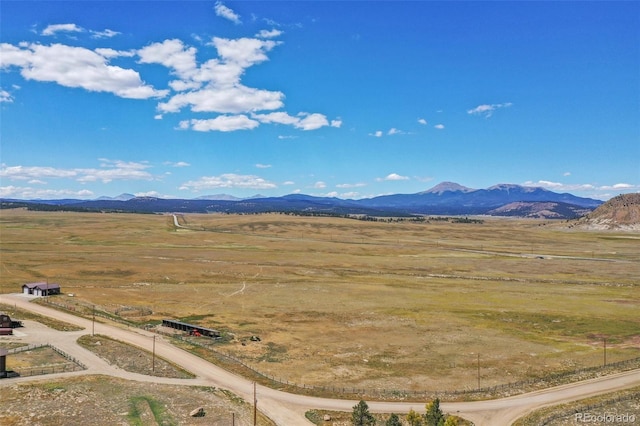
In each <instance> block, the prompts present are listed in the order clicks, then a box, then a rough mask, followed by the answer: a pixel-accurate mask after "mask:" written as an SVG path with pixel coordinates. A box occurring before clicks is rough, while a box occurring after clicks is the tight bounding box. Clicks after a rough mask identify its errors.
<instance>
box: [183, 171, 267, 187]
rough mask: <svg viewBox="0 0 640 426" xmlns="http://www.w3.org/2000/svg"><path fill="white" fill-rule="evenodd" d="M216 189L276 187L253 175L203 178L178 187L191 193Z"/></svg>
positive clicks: (226, 175) (223, 175)
mask: <svg viewBox="0 0 640 426" xmlns="http://www.w3.org/2000/svg"><path fill="white" fill-rule="evenodd" d="M218 188H245V189H274V188H277V185H276V184H275V183H273V182H269V181H267V180H265V179H263V178H261V177H258V176H254V175H237V174H234V173H225V174H222V175H220V176H203V177H201V178H200V179H198V180H194V181H189V182H185V183H184V184H182V185H181V186H180V189H181V190H188V191H193V192H199V191H203V190H209V189H218Z"/></svg>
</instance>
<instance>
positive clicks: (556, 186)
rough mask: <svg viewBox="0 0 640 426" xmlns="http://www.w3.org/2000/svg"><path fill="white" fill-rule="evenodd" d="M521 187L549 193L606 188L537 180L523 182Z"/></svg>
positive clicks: (587, 184) (586, 184)
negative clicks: (546, 190)
mask: <svg viewBox="0 0 640 426" xmlns="http://www.w3.org/2000/svg"><path fill="white" fill-rule="evenodd" d="M522 185H523V186H530V187H536V188H538V187H539V188H545V189H549V190H551V191H592V190H599V189H605V188H606V187H600V188H598V187H597V186H595V185H592V184H589V183H583V184H566V183H561V182H552V181H549V180H539V181H537V182H533V181H527V182H524V183H523V184H522Z"/></svg>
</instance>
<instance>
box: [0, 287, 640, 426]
mask: <svg viewBox="0 0 640 426" xmlns="http://www.w3.org/2000/svg"><path fill="white" fill-rule="evenodd" d="M0 302H2V303H5V304H9V305H15V306H17V307H20V308H22V309H26V310H29V311H32V312H36V313H38V314H40V315H44V316H48V317H52V318H55V319H58V320H60V321H65V322H68V323H71V324H75V325H78V326H80V327H84V330H82V331H79V332H58V331H55V330H51V329H46V330H45V332H44V333H42V334H41V340H42V341H41V342H40V343H51V344H52V345H54V346H56V347H59V348H60V349H62V350H63V351H64V352H66V353H68V354H70V355H71V356H73V357H75V358H77V359H79V360H80V361H81V362H83V363H84V364H85V365H87V367H88V369H87V370H85V371H83V372H75V373H61V375H63V376H64V375H66V376H70V375H79V374H105V375H112V376H117V377H121V378H125V379H129V380H136V381H142V382H154V383H166V384H181V385H203V386H216V387H220V388H224V389H229V390H230V391H232V392H234V393H235V394H237V395H238V396H240V397H242V398H244V399H245V400H246V401H253V382H251V381H249V380H246V379H244V378H242V377H239V376H236V375H234V374H232V373H230V372H228V371H226V370H224V369H222V368H220V367H218V366H215V365H213V364H211V363H209V362H207V361H205V360H203V359H202V358H199V357H197V356H195V355H193V354H191V353H189V352H186V351H184V350H182V349H179V348H177V347H175V346H173V345H171V344H170V343H169V342H167V341H166V340H164V339H163V338H162V337H161V336H157V335H156V338H155V353H156V354H157V355H158V356H160V357H163V358H166V359H169V360H171V361H172V362H174V363H175V364H178V365H180V366H181V367H183V368H185V369H186V370H188V371H191V372H192V373H194V374H195V375H196V378H195V379H169V378H160V377H153V376H146V375H142V374H134V373H129V372H126V371H123V370H121V369H118V368H116V367H114V366H111V365H109V364H108V363H106V362H105V361H104V360H102V359H101V358H99V357H98V356H96V355H95V354H93V353H92V352H91V351H88V350H86V349H84V348H82V347H81V346H79V345H77V344H76V339H77V338H78V337H79V336H81V335H83V334H90V333H91V332H92V331H93V330H94V327H95V333H96V334H102V335H105V336H109V337H111V338H114V339H117V340H120V341H123V342H126V343H129V344H131V345H134V346H138V347H140V348H143V349H146V350H148V351H151V350H152V345H153V336H154V333H151V332H148V331H144V330H140V329H124V328H120V327H116V326H111V325H108V324H104V323H100V322H96V323H93V322H92V321H91V320H88V319H85V318H80V317H77V316H74V315H71V314H67V313H65V312H61V311H58V310H55V309H52V308H49V307H46V306H42V305H38V304H33V303H29V298H28V297H26V296H24V295H22V294H11V295H8V294H3V295H0ZM47 339H48V340H47ZM56 376H57V375H56ZM51 378H53V375H49V376H34V377H24V378H16V379H11V380H1V381H0V387H2V386H5V385H8V384H13V383H17V382H23V381H34V380H50V379H51ZM634 386H640V369H636V370H632V371H627V372H624V373H619V374H614V375H610V376H605V377H600V378H597V379H592V380H587V381H582V382H577V383H572V384H568V385H562V386H557V387H553V388H548V389H544V390H540V391H536V392H530V393H527V394H522V395H518V396H514V397H509V398H501V399H495V400H488V401H475V402H443V403H441V405H440V407H441V408H442V410H443V411H445V412H447V413H450V414H456V415H459V416H461V417H464V418H466V419H468V420H471V421H472V422H474V423H475V424H476V425H477V426H485V425H486V426H493V425H509V424H511V423H513V422H514V421H515V420H516V419H518V418H520V417H522V416H523V415H525V414H527V413H529V412H531V411H533V410H535V409H538V408H541V407H546V406H550V405H555V404H561V403H567V402H571V401H576V400H579V399H583V398H587V397H591V396H594V395H598V394H602V393H608V392H613V391H618V390H622V389H627V388H631V387H634ZM257 397H258V408H259V409H260V411H262V412H263V413H264V414H265V415H266V416H268V417H269V418H271V419H272V420H273V421H274V422H276V423H277V424H278V425H282V426H291V425H305V424H306V425H311V423H310V422H309V421H308V420H307V419H306V418H305V417H304V413H305V412H306V411H307V410H309V409H325V410H337V411H351V410H352V407H353V406H354V405H355V404H356V403H357V401H350V400H342V399H330V398H318V397H310V396H304V395H297V394H291V393H286V392H282V391H278V390H275V389H271V388H268V387H265V386H260V385H258V386H257ZM368 405H369V408H370V410H371V411H372V412H379V413H392V412H395V413H406V412H408V411H409V410H410V409H414V410H416V411H423V410H424V403H417V402H414V403H407V402H374V401H371V402H368Z"/></svg>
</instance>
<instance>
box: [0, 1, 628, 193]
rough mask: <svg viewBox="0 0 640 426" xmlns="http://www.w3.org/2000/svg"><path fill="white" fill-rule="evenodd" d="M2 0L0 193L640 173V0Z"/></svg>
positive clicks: (531, 181)
mask: <svg viewBox="0 0 640 426" xmlns="http://www.w3.org/2000/svg"><path fill="white" fill-rule="evenodd" d="M0 8H1V9H0V19H1V20H2V22H1V24H2V26H1V34H0V35H1V43H2V45H1V56H0V78H1V81H0V111H1V120H2V121H1V127H0V136H1V151H0V154H1V158H0V163H1V167H0V197H10V198H23V199H26V198H83V199H90V198H96V197H99V196H103V195H106V196H116V195H118V194H120V193H124V192H127V193H132V194H136V195H149V196H159V197H179V198H195V197H200V196H204V195H211V194H222V193H225V194H231V195H234V196H237V197H248V196H252V195H254V194H262V195H266V196H278V195H285V194H290V193H304V194H310V195H317V196H336V197H340V198H365V197H373V196H377V195H382V194H390V193H415V192H420V191H424V190H426V189H429V188H430V187H432V186H434V185H436V184H437V183H439V182H442V181H453V182H457V183H459V184H461V185H464V186H467V187H471V188H486V187H489V186H492V185H495V184H499V183H514V184H521V185H527V186H541V187H544V188H547V189H550V190H552V191H555V192H570V193H573V194H576V195H580V196H586V197H592V198H599V199H608V198H610V197H612V196H615V195H618V194H620V193H627V192H638V191H640V3H639V2H635V1H633V2H631V1H630V2H604V1H603V2H455V1H454V2H435V1H422V2H421V1H407V2H403V1H393V2H385V1H375V2H374V1H351V2H349V1H343V2H330V1H304V2H285V1H275V2H271V1H261V2H249V1H241V2H231V1H226V2H215V1H179V2H178V1H175V2H173V1H159V2H152V1H107V2H99V1H76V2H74V1H49V2H33V1H11V0H8V1H6V0H3V1H2V3H1V4H0Z"/></svg>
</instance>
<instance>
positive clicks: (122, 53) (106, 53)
mask: <svg viewBox="0 0 640 426" xmlns="http://www.w3.org/2000/svg"><path fill="white" fill-rule="evenodd" d="M95 52H96V53H97V54H98V55H100V56H103V57H105V58H107V59H111V58H118V57H128V58H131V57H133V56H135V54H136V52H135V51H134V50H115V49H111V48H108V47H107V48H97V49H96V50H95Z"/></svg>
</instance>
